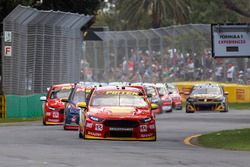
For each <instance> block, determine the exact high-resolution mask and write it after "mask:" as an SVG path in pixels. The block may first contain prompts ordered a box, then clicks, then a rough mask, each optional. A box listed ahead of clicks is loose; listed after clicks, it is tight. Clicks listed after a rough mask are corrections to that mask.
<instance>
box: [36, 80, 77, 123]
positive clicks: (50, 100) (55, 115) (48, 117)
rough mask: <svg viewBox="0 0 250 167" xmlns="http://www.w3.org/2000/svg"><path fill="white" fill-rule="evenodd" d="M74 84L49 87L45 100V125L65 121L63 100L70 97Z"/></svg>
mask: <svg viewBox="0 0 250 167" xmlns="http://www.w3.org/2000/svg"><path fill="white" fill-rule="evenodd" d="M72 86H73V84H58V85H53V86H51V87H50V88H49V89H48V93H47V97H46V96H42V97H40V100H41V101H43V102H44V103H43V107H42V108H43V125H61V124H63V122H64V107H65V104H64V102H62V101H61V100H62V99H63V98H68V97H69V94H70V91H71V88H72Z"/></svg>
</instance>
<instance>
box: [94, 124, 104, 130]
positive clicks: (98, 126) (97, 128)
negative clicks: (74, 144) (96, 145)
mask: <svg viewBox="0 0 250 167" xmlns="http://www.w3.org/2000/svg"><path fill="white" fill-rule="evenodd" d="M95 130H96V131H102V130H103V124H95Z"/></svg>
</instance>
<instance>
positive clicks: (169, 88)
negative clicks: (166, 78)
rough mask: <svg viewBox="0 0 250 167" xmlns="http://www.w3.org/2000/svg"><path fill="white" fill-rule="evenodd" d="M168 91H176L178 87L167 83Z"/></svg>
mask: <svg viewBox="0 0 250 167" xmlns="http://www.w3.org/2000/svg"><path fill="white" fill-rule="evenodd" d="M168 91H169V92H172V93H178V89H177V88H176V87H175V86H174V85H168Z"/></svg>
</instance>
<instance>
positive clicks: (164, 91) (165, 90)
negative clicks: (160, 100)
mask: <svg viewBox="0 0 250 167" xmlns="http://www.w3.org/2000/svg"><path fill="white" fill-rule="evenodd" d="M157 90H158V92H159V94H160V95H165V94H168V91H167V89H166V88H165V87H157Z"/></svg>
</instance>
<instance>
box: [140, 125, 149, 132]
mask: <svg viewBox="0 0 250 167" xmlns="http://www.w3.org/2000/svg"><path fill="white" fill-rule="evenodd" d="M147 131H148V128H147V125H140V132H147Z"/></svg>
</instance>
